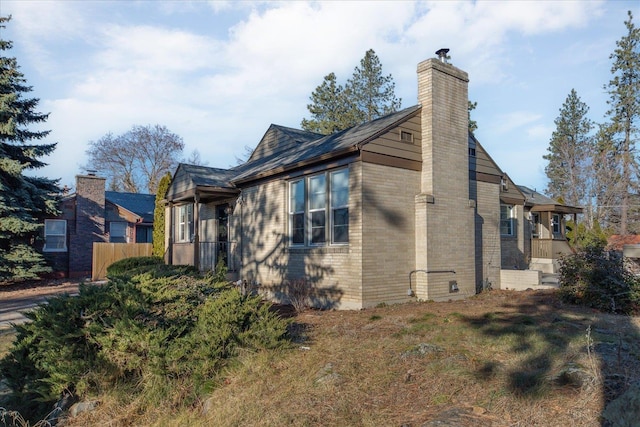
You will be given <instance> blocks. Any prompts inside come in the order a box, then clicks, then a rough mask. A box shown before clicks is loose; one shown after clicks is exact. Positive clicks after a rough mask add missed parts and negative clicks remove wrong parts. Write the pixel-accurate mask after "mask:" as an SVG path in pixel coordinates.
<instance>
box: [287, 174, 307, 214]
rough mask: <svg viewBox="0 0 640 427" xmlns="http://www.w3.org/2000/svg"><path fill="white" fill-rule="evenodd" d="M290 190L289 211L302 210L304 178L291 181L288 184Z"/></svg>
mask: <svg viewBox="0 0 640 427" xmlns="http://www.w3.org/2000/svg"><path fill="white" fill-rule="evenodd" d="M290 189H291V190H290V191H291V204H290V206H289V209H290V212H292V213H293V212H303V211H304V180H300V181H296V182H292V183H291V186H290Z"/></svg>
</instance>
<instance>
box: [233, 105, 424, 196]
mask: <svg viewBox="0 0 640 427" xmlns="http://www.w3.org/2000/svg"><path fill="white" fill-rule="evenodd" d="M420 108H421V106H420V105H415V106H413V107H409V108H405V109H404V110H400V111H397V112H395V113H391V114H387V115H386V116H383V117H380V118H378V119H375V120H372V121H370V122H367V123H363V124H361V125H358V126H354V127H352V128H349V129H345V130H343V131H341V132H338V133H335V134H332V135H326V136H323V135H319V134H314V133H311V132H304V131H295V130H293V131H295V133H294V134H293V135H294V136H295V137H297V139H296V138H293V141H295V143H291V141H289V142H290V143H289V144H287V145H284V144H282V145H280V147H281V149H280V150H275V151H272V152H271V153H268V150H263V149H262V148H261V145H263V144H266V143H268V142H267V139H266V138H265V137H263V139H262V140H261V141H260V144H258V147H256V151H258V150H261V152H263V153H265V155H264V156H262V157H260V156H258V157H257V158H254V156H253V155H252V156H251V158H250V160H249V161H248V162H247V163H245V164H243V165H240V166H238V167H236V168H234V169H235V170H236V171H237V174H236V176H235V177H234V178H233V179H232V183H234V184H241V183H244V182H249V181H252V180H254V179H260V178H264V177H266V176H270V175H274V174H276V173H281V172H284V171H286V170H291V169H294V168H296V167H301V166H305V165H308V164H311V163H315V162H321V161H324V160H327V159H328V158H332V157H338V156H341V155H348V154H349V153H353V152H356V151H358V150H359V149H360V148H361V147H362V146H363V145H365V144H367V143H368V142H370V141H372V140H374V139H375V138H377V137H378V136H380V135H381V134H383V133H384V132H387V131H388V130H389V129H391V128H393V127H395V126H398V125H399V124H400V123H402V122H404V121H406V120H408V119H409V118H411V117H413V115H414V114H417V113H418V112H419V111H420ZM269 129H270V130H271V131H275V130H278V131H281V132H284V133H285V134H287V136H292V134H291V133H290V131H292V129H290V128H284V127H281V126H276V125H271V127H270V128H269ZM268 133H269V131H267V134H268ZM267 134H265V136H266V135H267ZM313 136H315V139H314V138H312V137H313Z"/></svg>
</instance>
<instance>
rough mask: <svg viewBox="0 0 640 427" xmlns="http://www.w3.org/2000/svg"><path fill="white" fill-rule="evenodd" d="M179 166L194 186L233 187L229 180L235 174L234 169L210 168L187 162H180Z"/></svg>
mask: <svg viewBox="0 0 640 427" xmlns="http://www.w3.org/2000/svg"><path fill="white" fill-rule="evenodd" d="M180 167H181V168H183V170H184V172H186V173H187V174H188V175H189V177H190V179H191V180H192V181H193V184H194V185H195V186H210V187H221V188H225V187H233V186H232V185H231V184H230V181H231V179H232V178H233V177H234V176H235V175H236V174H237V172H236V171H235V170H234V169H219V168H210V167H208V166H197V165H190V164H187V163H181V164H180Z"/></svg>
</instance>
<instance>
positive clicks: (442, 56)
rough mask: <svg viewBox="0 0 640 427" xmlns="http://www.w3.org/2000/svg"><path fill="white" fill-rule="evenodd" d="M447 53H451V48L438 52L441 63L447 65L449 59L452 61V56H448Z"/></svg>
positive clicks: (444, 48)
mask: <svg viewBox="0 0 640 427" xmlns="http://www.w3.org/2000/svg"><path fill="white" fill-rule="evenodd" d="M447 53H449V48H446V47H443V48H441V49H438V50H436V55H438V58H439V59H440V61H442V62H444V63H445V64H446V63H447V59H450V56H449V55H447Z"/></svg>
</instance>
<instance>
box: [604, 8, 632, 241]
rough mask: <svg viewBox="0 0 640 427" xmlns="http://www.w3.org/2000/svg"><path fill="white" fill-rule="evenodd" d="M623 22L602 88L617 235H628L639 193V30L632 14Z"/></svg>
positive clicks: (629, 13)
mask: <svg viewBox="0 0 640 427" xmlns="http://www.w3.org/2000/svg"><path fill="white" fill-rule="evenodd" d="M628 16H629V19H628V20H627V21H625V22H624V24H625V26H626V28H627V34H626V35H625V36H623V37H622V38H621V39H620V40H618V41H617V42H616V49H615V50H614V52H613V53H612V54H611V55H610V56H609V59H611V60H613V65H612V66H611V74H612V75H613V78H612V79H611V80H610V81H609V83H608V84H607V85H605V90H606V91H607V92H608V93H609V101H608V104H609V107H610V109H609V111H608V112H607V115H608V116H609V118H610V124H609V125H608V126H609V127H610V129H611V131H612V133H613V141H612V142H613V144H612V148H613V149H615V153H616V155H617V156H618V157H619V158H620V164H621V179H622V182H621V185H622V186H623V188H624V191H623V192H622V194H621V200H620V225H619V233H620V234H623V235H624V234H627V230H628V222H629V208H630V199H631V195H632V194H634V193H636V192H637V191H638V177H637V170H638V167H639V165H638V160H637V158H636V156H635V144H636V141H637V139H638V132H639V130H638V121H639V120H640V29H639V28H636V27H635V25H634V24H633V14H632V13H631V11H629V12H628Z"/></svg>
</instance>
